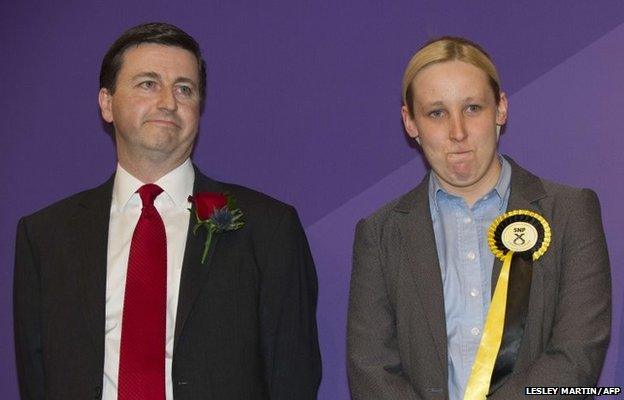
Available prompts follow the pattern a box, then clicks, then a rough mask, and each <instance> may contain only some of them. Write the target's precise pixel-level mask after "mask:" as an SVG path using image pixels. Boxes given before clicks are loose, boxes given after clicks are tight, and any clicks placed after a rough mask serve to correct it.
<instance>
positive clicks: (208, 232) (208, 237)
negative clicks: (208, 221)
mask: <svg viewBox="0 0 624 400" xmlns="http://www.w3.org/2000/svg"><path fill="white" fill-rule="evenodd" d="M212 231H213V230H212V229H211V228H208V229H206V243H205V244H204V254H203V255H202V259H201V263H202V264H203V263H204V262H206V257H207V256H208V250H210V243H211V242H212Z"/></svg>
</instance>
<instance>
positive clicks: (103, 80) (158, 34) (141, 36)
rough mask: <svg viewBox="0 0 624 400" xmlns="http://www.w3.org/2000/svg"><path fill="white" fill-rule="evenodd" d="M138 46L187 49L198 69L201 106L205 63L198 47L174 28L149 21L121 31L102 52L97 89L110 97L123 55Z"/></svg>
mask: <svg viewBox="0 0 624 400" xmlns="http://www.w3.org/2000/svg"><path fill="white" fill-rule="evenodd" d="M141 43H156V44H162V45H165V46H174V47H180V48H182V49H185V50H188V51H190V52H191V53H193V55H194V56H195V58H196V59H197V65H198V66H199V98H200V103H201V105H202V106H203V103H204V99H205V97H206V62H205V61H204V59H203V57H202V54H201V50H200V48H199V44H198V43H197V41H196V40H195V39H193V37H192V36H191V35H189V34H188V33H186V32H184V31H183V30H182V29H180V28H178V27H177V26H175V25H171V24H167V23H164V22H150V23H147V24H141V25H137V26H135V27H133V28H130V29H128V30H127V31H125V32H124V33H123V34H122V35H121V36H120V37H119V38H118V39H117V40H115V42H114V43H113V44H112V45H111V47H110V48H109V49H108V51H107V52H106V55H105V56H104V59H103V60H102V67H101V68H100V89H102V88H106V89H108V91H109V92H110V93H111V94H113V93H114V92H115V85H116V83H117V75H118V74H119V70H120V69H121V65H122V63H123V55H124V52H125V51H126V50H127V49H128V48H130V47H132V46H138V45H140V44H141Z"/></svg>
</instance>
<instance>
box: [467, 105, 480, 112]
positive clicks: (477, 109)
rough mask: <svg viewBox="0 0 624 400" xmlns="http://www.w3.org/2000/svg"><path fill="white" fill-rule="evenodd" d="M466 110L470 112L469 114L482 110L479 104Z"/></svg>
mask: <svg viewBox="0 0 624 400" xmlns="http://www.w3.org/2000/svg"><path fill="white" fill-rule="evenodd" d="M466 109H467V110H468V112H471V113H474V112H477V111H479V110H480V109H481V106H480V105H478V104H471V105H469V106H468V107H466Z"/></svg>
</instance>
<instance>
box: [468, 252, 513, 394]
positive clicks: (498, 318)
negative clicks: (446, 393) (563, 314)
mask: <svg viewBox="0 0 624 400" xmlns="http://www.w3.org/2000/svg"><path fill="white" fill-rule="evenodd" d="M513 254H514V253H513V251H509V252H508V253H507V254H506V255H505V259H504V260H503V267H502V269H501V272H500V275H499V276H498V281H497V282H496V289H494V296H493V297H492V302H491V304H490V309H489V310H488V315H487V319H486V321H485V328H484V329H483V336H481V343H479V350H477V357H476V358H475V362H474V364H473V365H472V371H471V373H470V378H469V379H468V386H467V387H466V392H465V393H464V400H483V399H485V396H486V395H487V393H488V391H489V389H490V380H491V378H492V371H493V370H494V363H495V362H496V356H497V355H498V349H499V348H500V345H501V341H502V339H503V328H504V326H505V308H506V306H507V284H508V283H509V269H510V266H511V257H513Z"/></svg>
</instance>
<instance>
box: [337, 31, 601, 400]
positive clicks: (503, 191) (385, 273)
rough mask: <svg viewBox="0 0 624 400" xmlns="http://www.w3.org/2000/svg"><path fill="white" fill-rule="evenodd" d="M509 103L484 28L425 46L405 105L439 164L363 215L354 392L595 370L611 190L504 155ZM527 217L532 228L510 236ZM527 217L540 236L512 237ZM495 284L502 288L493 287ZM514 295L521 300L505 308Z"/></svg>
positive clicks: (572, 377) (462, 385)
mask: <svg viewBox="0 0 624 400" xmlns="http://www.w3.org/2000/svg"><path fill="white" fill-rule="evenodd" d="M507 108H508V105H507V98H506V96H505V93H503V92H502V91H501V90H500V81H499V78H498V74H497V72H496V68H495V67H494V64H493V63H492V61H491V60H490V58H489V57H488V56H487V54H486V53H485V52H484V51H483V50H482V49H481V48H480V47H479V46H478V45H476V44H475V43H472V42H470V41H468V40H465V39H461V38H452V37H445V38H441V39H438V40H435V41H433V42H430V43H429V44H427V45H426V46H424V47H423V48H421V49H420V50H419V51H418V52H417V53H416V54H415V55H414V57H413V58H412V59H411V61H410V63H409V65H408V67H407V69H406V72H405V75H404V81H403V105H402V108H401V113H402V116H403V122H404V126H405V129H406V131H407V133H408V135H409V136H410V137H411V138H413V139H415V140H416V141H417V143H418V144H419V145H420V146H421V148H422V152H423V154H424V156H425V159H426V161H427V163H428V164H429V165H430V166H431V171H430V172H429V174H428V175H427V176H426V177H425V179H424V180H423V182H422V183H421V184H420V185H419V186H417V187H416V188H415V189H413V190H412V191H410V192H408V193H407V194H405V195H404V196H402V197H400V198H399V199H397V200H395V201H392V202H391V203H389V204H387V205H386V206H384V207H383V208H381V209H380V210H378V211H377V212H375V213H374V214H373V215H371V216H370V217H368V218H365V219H363V220H362V221H360V222H359V224H358V226H357V229H356V237H355V244H354V261H353V272H352V278H351V293H350V301H349V317H348V339H347V341H348V374H349V382H350V387H351V392H352V395H353V399H357V400H360V399H377V400H378V399H393V400H398V399H463V398H466V399H483V398H485V397H486V395H487V396H488V398H490V399H520V398H523V397H524V394H525V387H542V386H594V385H596V382H597V379H598V376H599V374H600V370H601V368H602V364H603V361H604V356H605V352H606V349H607V344H608V342H609V332H610V313H611V308H610V307H611V303H610V293H611V292H610V272H609V261H608V255H607V249H606V244H605V238H604V234H603V229H602V223H601V218H600V208H599V204H598V199H597V197H596V195H595V193H593V192H592V191H590V190H588V189H575V188H571V187H567V186H563V185H559V184H555V183H552V182H548V181H546V180H543V179H540V178H538V177H536V176H535V175H533V174H531V173H530V172H528V171H526V170H525V169H523V168H521V167H520V166H519V165H518V164H516V163H515V162H514V161H512V160H511V159H510V158H507V157H502V156H500V155H499V154H498V152H497V147H498V136H499V132H500V128H501V126H502V125H504V124H505V122H506V119H507ZM506 210H507V211H514V212H511V213H509V214H506V213H505V211H506ZM501 215H502V217H499V216H501ZM518 215H520V216H521V219H522V218H525V219H526V220H529V222H526V221H524V222H523V221H520V220H518V219H515V218H517V217H518ZM529 216H532V217H529ZM497 217H499V218H497ZM514 221H516V222H518V221H519V222H520V225H516V226H518V230H517V231H512V232H510V233H514V232H515V233H517V234H518V236H519V237H518V236H511V239H506V238H505V237H503V238H502V239H501V237H500V236H497V232H499V227H502V226H503V224H510V223H513V222H514ZM493 223H494V224H493ZM522 224H524V225H522ZM527 224H529V225H530V226H528V225H527ZM491 226H492V228H490V227H491ZM527 227H528V228H527ZM514 229H515V228H514ZM525 229H529V230H531V229H534V232H535V233H536V236H535V239H534V243H535V246H538V245H540V244H541V247H539V249H538V250H539V251H538V250H536V251H535V252H532V253H527V251H528V250H526V249H522V248H520V249H517V250H514V249H515V248H514V246H515V245H516V244H518V245H519V244H522V243H523V241H524V240H525V238H526V236H524V235H525V234H526V233H527V232H526V231H525ZM488 235H489V236H488ZM488 239H490V240H488ZM514 240H515V241H516V243H515V244H514ZM501 243H502V245H501ZM505 246H507V247H505ZM531 251H532V250H531ZM514 252H518V254H514ZM523 252H524V253H523ZM494 253H496V254H497V256H496V257H497V258H498V257H499V256H501V257H502V256H503V255H504V256H505V257H504V259H505V260H506V261H505V263H503V265H501V261H500V260H499V259H495V255H494ZM508 262H510V263H511V267H510V266H509V264H508ZM523 263H524V264H523ZM522 265H525V267H522ZM518 266H519V268H515V267H518ZM501 271H504V273H503V272H501ZM531 271H532V272H531ZM499 276H500V278H501V279H500V282H499ZM507 277H509V278H508V279H509V283H508V284H507V283H506V279H507ZM497 282H498V283H497ZM523 284H524V286H522V285H523ZM494 288H496V292H498V291H499V289H500V291H501V292H500V293H503V295H502V296H495V297H494V298H493V299H492V300H491V296H493V295H495V294H496V292H495V291H494ZM507 289H509V292H508V293H509V296H508V297H506V296H505V295H504V291H503V290H507ZM501 301H502V302H501ZM495 303H496V307H494V304H495ZM501 305H502V310H506V313H507V314H503V315H504V318H502V317H499V318H496V315H497V312H498V311H500V310H501V307H500V306H501ZM514 307H515V308H514ZM523 307H524V308H523ZM518 310H519V312H518V313H516V312H515V311H518ZM511 311H513V312H511ZM486 322H487V323H486ZM495 327H499V328H503V333H502V339H501V336H500V332H499V333H498V334H495V333H496V329H493V328H495ZM512 328H513V329H516V328H517V330H516V331H514V330H513V329H512ZM484 331H487V333H488V334H487V335H483V333H484ZM514 335H515V336H514ZM493 338H498V339H497V340H498V342H496V345H495V347H494V351H493V352H491V353H493V357H492V358H489V359H488V358H487V356H488V349H489V348H488V343H491V341H492V340H493ZM499 346H500V347H499ZM484 360H489V361H487V362H483V361H484ZM475 361H477V362H475ZM494 362H495V363H494ZM503 367H504V368H503ZM488 368H489V369H488ZM483 371H486V372H485V373H483V375H481V376H484V377H485V380H484V381H479V379H478V377H479V376H480V375H479V374H480V373H482V372H483ZM475 390H477V391H476V392H475ZM478 390H481V392H479V391H478ZM474 393H480V394H476V395H475V394H474ZM464 396H465V397H464ZM581 397H582V396H581ZM549 398H557V397H556V396H552V397H549Z"/></svg>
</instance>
